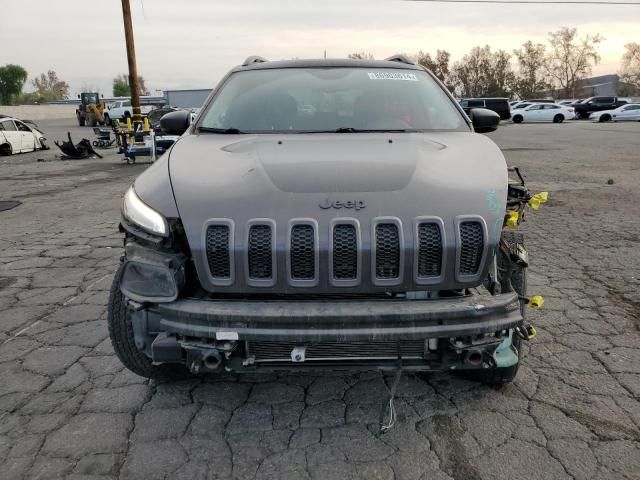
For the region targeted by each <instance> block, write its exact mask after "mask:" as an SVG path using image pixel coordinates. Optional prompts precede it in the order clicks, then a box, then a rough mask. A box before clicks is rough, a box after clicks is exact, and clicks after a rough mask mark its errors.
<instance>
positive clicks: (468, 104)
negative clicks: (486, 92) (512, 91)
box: [460, 98, 511, 120]
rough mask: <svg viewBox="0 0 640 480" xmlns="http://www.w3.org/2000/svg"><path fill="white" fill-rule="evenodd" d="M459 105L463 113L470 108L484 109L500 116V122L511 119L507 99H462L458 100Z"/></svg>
mask: <svg viewBox="0 0 640 480" xmlns="http://www.w3.org/2000/svg"><path fill="white" fill-rule="evenodd" d="M460 105H461V106H462V108H463V109H464V111H465V112H468V111H469V110H471V109H472V108H486V109H487V110H493V111H494V112H496V113H497V114H498V115H500V119H501V120H508V119H509V118H511V108H510V107H509V99H508V98H464V99H462V100H460Z"/></svg>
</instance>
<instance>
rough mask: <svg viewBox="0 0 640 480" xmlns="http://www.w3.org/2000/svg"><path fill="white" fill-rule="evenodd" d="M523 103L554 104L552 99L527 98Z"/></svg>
mask: <svg viewBox="0 0 640 480" xmlns="http://www.w3.org/2000/svg"><path fill="white" fill-rule="evenodd" d="M524 101H525V102H530V103H556V101H555V100H554V99H553V98H527V99H525V100H524Z"/></svg>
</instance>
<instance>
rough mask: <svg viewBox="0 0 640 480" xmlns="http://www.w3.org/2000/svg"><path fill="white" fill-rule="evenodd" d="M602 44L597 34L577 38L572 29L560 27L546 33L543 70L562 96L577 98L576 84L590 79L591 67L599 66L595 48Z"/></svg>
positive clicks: (598, 56) (598, 57)
mask: <svg viewBox="0 0 640 480" xmlns="http://www.w3.org/2000/svg"><path fill="white" fill-rule="evenodd" d="M602 40H603V38H602V36H601V35H600V34H599V33H597V34H595V35H586V36H585V37H583V38H578V31H577V30H576V29H575V28H567V27H562V28H561V29H560V30H558V31H556V32H550V33H549V46H550V51H549V53H548V55H547V64H546V70H547V73H548V74H549V76H550V77H551V78H552V79H553V82H554V83H555V86H556V87H558V89H560V90H561V91H562V94H563V95H566V96H571V97H575V96H576V87H577V85H578V82H579V81H580V80H583V79H584V78H586V77H587V76H588V75H590V74H591V68H592V67H593V65H597V64H598V62H600V55H599V54H598V45H600V42H602Z"/></svg>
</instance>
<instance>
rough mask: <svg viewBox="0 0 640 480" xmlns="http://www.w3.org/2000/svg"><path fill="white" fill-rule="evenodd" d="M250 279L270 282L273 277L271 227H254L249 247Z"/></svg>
mask: <svg viewBox="0 0 640 480" xmlns="http://www.w3.org/2000/svg"><path fill="white" fill-rule="evenodd" d="M247 256H248V266H249V278H250V279H256V280H268V279H271V278H272V277H273V232H272V230H271V226H270V225H252V226H251V227H250V228H249V241H248V246H247Z"/></svg>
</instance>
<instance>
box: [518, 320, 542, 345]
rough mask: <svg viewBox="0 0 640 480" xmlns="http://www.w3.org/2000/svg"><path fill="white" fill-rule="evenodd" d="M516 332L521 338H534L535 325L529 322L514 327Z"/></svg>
mask: <svg viewBox="0 0 640 480" xmlns="http://www.w3.org/2000/svg"><path fill="white" fill-rule="evenodd" d="M515 331H516V333H517V334H518V336H519V337H520V338H521V339H522V340H526V341H530V340H533V339H534V338H536V336H537V335H538V332H537V331H536V327H534V326H533V325H531V324H527V325H522V326H521V327H516V328H515Z"/></svg>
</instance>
